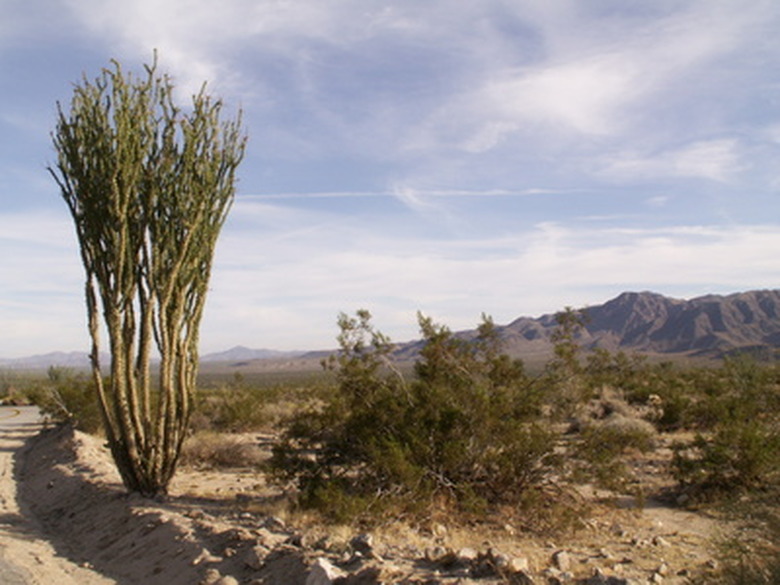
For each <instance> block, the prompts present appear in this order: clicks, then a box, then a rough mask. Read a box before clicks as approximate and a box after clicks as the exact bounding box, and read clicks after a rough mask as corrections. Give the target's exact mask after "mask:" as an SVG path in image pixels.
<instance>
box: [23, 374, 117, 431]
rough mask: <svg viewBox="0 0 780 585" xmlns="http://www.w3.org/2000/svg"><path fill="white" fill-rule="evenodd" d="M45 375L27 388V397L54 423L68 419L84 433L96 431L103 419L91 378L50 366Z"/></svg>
mask: <svg viewBox="0 0 780 585" xmlns="http://www.w3.org/2000/svg"><path fill="white" fill-rule="evenodd" d="M47 378H48V379H47V380H46V381H45V382H43V383H38V384H35V386H34V387H33V388H31V389H29V390H28V391H27V395H28V397H29V398H30V400H32V402H33V403H34V404H36V405H37V406H38V407H39V408H40V409H41V411H42V412H43V414H44V416H46V417H48V418H49V419H51V420H53V421H57V422H69V423H71V424H72V425H73V426H74V427H76V428H77V429H79V430H81V431H84V432H86V433H97V432H99V431H100V429H101V423H102V421H101V416H100V409H99V408H98V404H97V401H96V400H95V386H94V383H93V381H92V380H91V379H90V377H89V376H88V375H85V374H83V373H79V372H75V371H73V370H70V369H68V368H62V367H54V366H52V367H50V368H49V370H48V373H47Z"/></svg>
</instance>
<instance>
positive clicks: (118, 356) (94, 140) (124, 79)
mask: <svg viewBox="0 0 780 585" xmlns="http://www.w3.org/2000/svg"><path fill="white" fill-rule="evenodd" d="M221 110H222V103H221V102H220V101H219V100H213V99H212V98H211V97H210V96H209V95H208V94H207V93H206V91H205V86H204V87H203V88H202V89H201V91H200V92H199V93H198V94H197V95H195V96H194V97H193V102H192V106H191V110H190V111H188V112H186V113H185V112H184V111H182V110H181V109H179V108H178V107H177V106H176V105H175V104H174V101H173V84H172V82H171V80H170V78H169V77H168V76H167V75H160V74H159V73H158V72H157V66H156V58H155V63H154V64H153V65H152V66H147V67H146V74H145V75H143V76H140V77H136V76H133V75H131V74H127V75H126V74H125V73H124V72H123V71H122V69H121V67H120V65H119V63H118V62H116V61H114V62H113V67H112V68H111V69H104V70H103V71H102V73H101V74H100V75H99V76H98V77H97V78H96V79H95V80H94V82H91V81H89V80H87V79H86V78H85V79H84V80H83V81H82V83H81V84H79V85H76V87H75V89H74V95H73V99H72V102H71V107H70V111H69V112H66V111H65V110H64V109H63V108H62V106H60V105H59V104H58V118H57V127H56V130H55V132H54V135H53V141H54V146H55V148H56V150H57V154H58V161H57V165H56V167H55V168H51V167H50V168H49V171H50V173H51V175H52V176H53V177H54V179H55V181H56V182H57V184H58V185H59V187H60V191H61V194H62V197H63V199H64V200H65V202H66V204H67V206H68V209H69V210H70V213H71V216H72V218H73V221H74V224H75V227H76V235H77V238H78V242H79V246H80V250H81V260H82V264H83V266H84V270H85V273H86V286H85V290H86V305H87V316H88V326H89V332H90V336H91V339H92V351H91V360H92V370H93V379H94V384H95V387H96V394H97V397H98V402H99V404H100V411H101V413H102V417H103V423H104V427H105V432H106V437H107V439H108V443H109V445H110V448H111V452H112V455H113V457H114V460H115V462H116V464H117V468H118V470H119V472H120V474H121V476H122V480H123V482H124V484H125V486H126V487H127V489H128V490H130V491H137V492H141V493H143V494H146V495H155V494H157V493H161V492H162V493H164V492H165V491H166V489H167V486H168V483H169V482H170V479H171V477H172V476H173V473H174V471H175V468H176V463H177V460H178V456H179V451H180V449H181V445H182V441H183V440H184V438H185V436H186V428H187V423H188V420H189V416H190V411H191V404H192V395H193V392H194V388H195V380H196V374H197V367H198V331H199V324H200V319H201V315H202V312H203V307H204V303H205V299H206V292H207V290H208V280H209V274H210V271H211V264H212V258H213V253H214V248H215V245H216V241H217V237H218V236H219V233H220V230H221V227H222V224H223V222H224V220H225V218H226V216H227V213H228V210H229V208H230V205H231V202H232V200H233V195H234V182H235V171H236V168H237V166H238V164H239V162H240V160H241V158H242V157H243V152H244V144H245V138H244V137H243V136H242V134H241V132H240V119H239V120H236V121H231V122H227V123H223V122H221V121H220V119H219V118H220V113H221ZM101 315H102V317H103V321H104V324H105V329H106V331H107V333H108V345H109V350H110V354H111V364H110V368H109V372H108V375H107V381H106V382H104V378H103V371H102V366H101V363H100V358H99V349H100V317H101ZM155 351H156V352H157V353H159V357H160V365H159V374H158V375H157V376H154V378H156V379H155V380H153V375H152V369H151V360H152V357H153V355H154V353H155Z"/></svg>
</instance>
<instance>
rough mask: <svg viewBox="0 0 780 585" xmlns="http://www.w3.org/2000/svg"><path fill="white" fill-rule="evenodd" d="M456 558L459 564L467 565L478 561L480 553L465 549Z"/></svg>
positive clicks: (456, 554)
mask: <svg viewBox="0 0 780 585" xmlns="http://www.w3.org/2000/svg"><path fill="white" fill-rule="evenodd" d="M455 556H456V557H457V559H458V562H459V563H461V564H464V565H467V564H469V563H473V562H474V561H476V560H477V557H478V556H479V553H478V552H477V551H475V550H474V549H473V548H469V547H464V548H462V549H460V550H459V551H458V552H457V553H455Z"/></svg>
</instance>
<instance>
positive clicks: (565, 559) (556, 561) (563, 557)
mask: <svg viewBox="0 0 780 585" xmlns="http://www.w3.org/2000/svg"><path fill="white" fill-rule="evenodd" d="M552 562H553V565H554V566H555V568H557V569H560V570H561V571H568V570H569V569H570V568H571V555H570V554H569V553H568V552H566V551H565V550H559V551H557V552H556V553H554V554H553V556H552Z"/></svg>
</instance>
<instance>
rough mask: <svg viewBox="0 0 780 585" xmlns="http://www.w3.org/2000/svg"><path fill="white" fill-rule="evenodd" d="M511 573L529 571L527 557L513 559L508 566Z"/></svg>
mask: <svg viewBox="0 0 780 585" xmlns="http://www.w3.org/2000/svg"><path fill="white" fill-rule="evenodd" d="M506 569H507V571H509V572H510V573H522V572H524V571H527V570H528V569H529V563H528V559H527V558H526V557H513V558H512V559H511V560H510V561H509V564H507V566H506Z"/></svg>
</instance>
